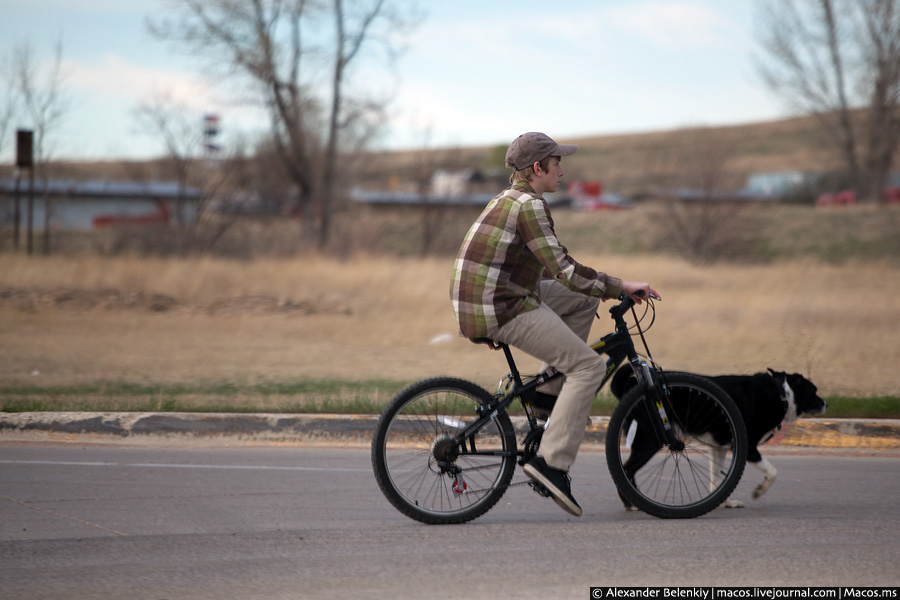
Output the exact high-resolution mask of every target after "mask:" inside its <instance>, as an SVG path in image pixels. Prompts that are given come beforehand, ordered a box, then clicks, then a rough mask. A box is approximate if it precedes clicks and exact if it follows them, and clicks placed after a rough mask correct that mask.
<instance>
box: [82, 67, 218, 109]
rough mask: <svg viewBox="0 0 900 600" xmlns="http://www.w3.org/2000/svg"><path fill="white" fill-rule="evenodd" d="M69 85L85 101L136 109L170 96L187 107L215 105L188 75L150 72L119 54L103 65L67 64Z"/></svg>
mask: <svg viewBox="0 0 900 600" xmlns="http://www.w3.org/2000/svg"><path fill="white" fill-rule="evenodd" d="M65 71H66V72H67V73H69V77H68V79H67V81H66V83H67V84H69V85H71V86H72V88H73V89H75V90H76V92H77V93H78V95H80V96H85V97H97V98H99V97H103V98H105V99H107V100H111V99H119V100H124V101H129V102H131V103H133V104H134V105H135V106H136V105H137V104H139V103H140V102H141V101H143V100H145V99H147V98H148V97H150V96H154V95H159V94H161V93H166V94H168V95H169V96H171V97H172V99H173V100H175V101H177V102H179V103H181V104H183V105H185V106H186V107H189V108H193V109H197V110H203V108H204V107H205V106H208V105H209V104H210V103H211V97H212V93H211V89H210V86H209V85H207V84H205V83H204V82H203V81H202V80H200V79H198V78H197V77H196V76H193V75H191V74H188V73H184V72H180V71H178V70H174V69H172V68H171V67H167V68H165V69H163V68H160V69H156V68H149V67H143V66H139V65H136V64H133V63H129V62H128V61H126V60H125V59H123V58H122V57H120V56H118V55H115V54H107V55H104V56H103V57H102V58H101V59H100V60H99V62H95V63H85V62H67V64H66V66H65Z"/></svg>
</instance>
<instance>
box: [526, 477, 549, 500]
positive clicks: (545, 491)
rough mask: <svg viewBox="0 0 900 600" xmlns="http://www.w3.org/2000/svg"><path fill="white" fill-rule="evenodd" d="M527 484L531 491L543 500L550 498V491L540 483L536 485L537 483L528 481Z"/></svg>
mask: <svg viewBox="0 0 900 600" xmlns="http://www.w3.org/2000/svg"><path fill="white" fill-rule="evenodd" d="M528 484H529V485H530V486H531V489H533V490H534V491H535V492H537V493H538V494H540V495H541V496H543V497H544V498H549V497H550V490H548V489H547V488H545V487H544V486H543V485H542V484H541V483H538V482H537V481H529V482H528Z"/></svg>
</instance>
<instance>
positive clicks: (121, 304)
mask: <svg viewBox="0 0 900 600" xmlns="http://www.w3.org/2000/svg"><path fill="white" fill-rule="evenodd" d="M0 308H12V309H15V310H20V311H23V312H37V311H39V310H43V309H62V310H72V311H91V310H97V311H105V310H110V311H119V310H137V311H146V312H158V313H160V312H169V311H172V310H187V311H192V312H200V313H203V314H208V315H222V314H300V315H312V314H347V315H349V314H351V313H352V311H351V309H350V308H349V307H348V306H345V305H333V306H317V305H315V304H314V303H312V302H304V301H296V300H290V299H279V298H276V297H274V296H268V295H246V296H231V297H226V298H219V299H217V300H214V301H212V302H209V303H205V304H194V305H191V304H186V303H182V302H179V301H178V300H177V299H175V298H173V297H171V296H167V295H165V294H153V293H147V292H139V291H130V290H118V289H99V290H84V289H77V288H70V287H58V288H31V289H23V288H11V287H5V288H0Z"/></svg>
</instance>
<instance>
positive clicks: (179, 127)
mask: <svg viewBox="0 0 900 600" xmlns="http://www.w3.org/2000/svg"><path fill="white" fill-rule="evenodd" d="M135 117H136V119H137V121H138V123H139V124H141V125H142V126H143V127H145V128H146V129H147V131H148V132H149V133H150V134H152V135H154V136H157V137H158V138H159V140H160V141H161V142H162V144H163V146H164V147H165V152H166V160H167V163H168V166H169V168H171V171H172V174H173V175H174V177H175V180H176V183H177V185H178V193H177V195H176V198H175V210H174V213H175V231H174V239H170V240H168V242H169V243H168V245H169V246H174V248H171V249H174V250H175V251H177V252H179V253H182V254H184V253H190V252H201V253H202V252H207V251H210V250H211V249H212V248H213V246H215V244H216V243H217V242H218V241H219V239H220V238H222V236H223V235H224V234H225V233H226V232H227V231H228V229H230V228H231V226H232V225H234V223H235V221H236V219H237V215H238V211H237V210H236V209H237V208H239V205H240V204H241V203H242V201H243V200H244V196H245V194H246V193H247V190H250V189H251V185H250V182H249V181H248V175H247V162H248V161H247V160H246V158H245V156H244V155H245V152H244V151H243V148H238V149H237V150H236V151H235V152H234V154H233V155H231V156H225V157H223V158H221V159H217V160H215V161H207V160H206V159H205V158H204V156H203V152H202V150H203V148H204V140H205V137H204V132H203V127H202V126H201V125H202V122H203V121H202V118H201V117H202V116H201V115H199V114H197V113H196V111H192V110H190V109H189V108H187V107H186V106H184V105H183V104H182V103H179V102H178V101H176V100H174V99H173V98H172V97H171V96H170V95H169V94H165V93H163V94H157V95H156V96H155V97H153V98H151V99H150V100H148V101H146V102H143V103H141V104H140V105H139V106H138V108H137V109H136V110H135ZM190 188H196V189H200V190H202V191H203V193H202V195H201V197H200V198H199V199H192V200H191V205H190V209H191V210H190V211H188V208H189V207H188V205H187V198H188V196H189V194H188V191H189V189H190ZM191 197H192V198H193V195H191ZM216 209H223V210H216ZM188 213H190V214H188ZM160 243H163V244H165V243H166V241H165V240H162V241H161V242H160ZM163 250H165V248H164V249H163Z"/></svg>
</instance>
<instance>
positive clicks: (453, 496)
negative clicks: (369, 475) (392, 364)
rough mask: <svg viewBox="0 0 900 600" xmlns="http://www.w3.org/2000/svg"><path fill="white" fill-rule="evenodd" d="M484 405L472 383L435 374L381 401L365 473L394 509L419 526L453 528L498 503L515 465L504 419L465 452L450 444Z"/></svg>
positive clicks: (486, 396) (511, 434)
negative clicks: (383, 405)
mask: <svg viewBox="0 0 900 600" xmlns="http://www.w3.org/2000/svg"><path fill="white" fill-rule="evenodd" d="M492 400H493V397H492V396H491V394H490V393H489V392H487V391H486V390H484V389H483V388H481V387H479V386H477V385H475V384H474V383H471V382H469V381H465V380H462V379H456V378H451V377H441V378H435V379H427V380H425V381H421V382H419V383H415V384H413V385H411V386H409V387H408V388H406V389H405V390H403V391H402V392H400V393H399V394H398V395H397V396H396V397H395V398H394V399H393V400H392V401H391V402H390V404H388V406H387V407H386V408H385V410H384V412H383V413H382V415H381V418H380V419H379V420H378V424H377V425H376V427H375V434H374V436H373V438H372V468H373V470H374V472H375V480H376V481H377V482H378V486H379V487H380V488H381V491H382V493H383V494H384V496H385V498H387V500H388V501H389V502H390V503H391V504H392V505H393V506H394V507H395V508H396V509H397V510H399V511H400V512H401V513H403V514H404V515H406V516H408V517H410V518H412V519H415V520H417V521H421V522H422V523H428V524H434V525H437V524H455V523H465V522H467V521H471V520H472V519H475V518H477V517H479V516H481V515H483V514H484V513H485V512H487V511H488V510H490V508H491V507H493V506H494V505H495V504H496V503H497V501H498V500H500V498H501V496H503V494H504V492H505V491H506V488H507V486H508V485H509V482H510V480H511V479H512V476H513V471H514V470H515V466H516V436H515V430H514V429H513V426H512V422H511V421H510V419H509V415H508V414H506V413H505V412H501V413H500V414H498V415H497V416H496V418H494V419H493V420H492V421H490V422H488V423H487V424H486V425H485V426H484V427H482V429H481V430H479V431H478V432H477V433H475V434H474V435H473V436H471V437H470V438H467V439H466V441H465V443H464V446H465V447H460V446H458V445H456V444H454V443H453V442H452V438H453V436H455V435H456V434H457V433H458V432H459V431H460V430H461V429H462V428H463V427H465V426H466V425H468V424H469V423H471V422H473V421H475V420H476V419H477V418H478V415H477V413H476V411H475V408H476V407H477V406H479V405H485V404H488V403H489V402H491V401H492ZM490 452H496V453H498V454H488V453H490ZM439 461H440V462H442V463H443V464H444V465H445V466H444V467H443V468H442V467H441V466H440V464H439ZM448 468H449V469H458V471H459V472H458V474H457V475H454V474H453V473H452V472H451V471H450V470H448Z"/></svg>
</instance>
